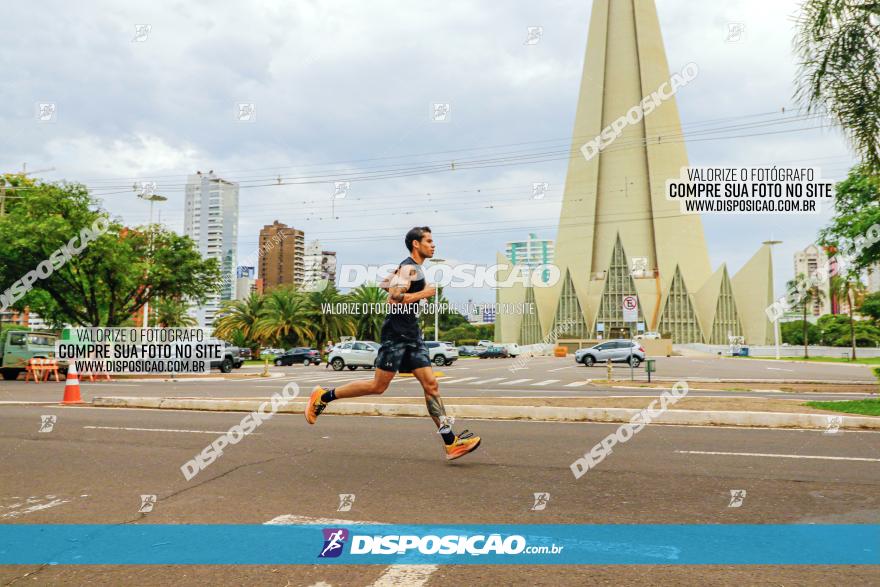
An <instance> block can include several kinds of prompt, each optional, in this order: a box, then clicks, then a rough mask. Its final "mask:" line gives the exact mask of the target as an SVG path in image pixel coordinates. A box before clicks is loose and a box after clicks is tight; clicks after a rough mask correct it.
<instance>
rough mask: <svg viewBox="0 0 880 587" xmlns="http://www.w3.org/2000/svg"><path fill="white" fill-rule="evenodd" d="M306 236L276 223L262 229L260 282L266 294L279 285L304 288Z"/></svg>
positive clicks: (299, 231)
mask: <svg viewBox="0 0 880 587" xmlns="http://www.w3.org/2000/svg"><path fill="white" fill-rule="evenodd" d="M305 241H306V236H305V233H304V232H303V231H301V230H297V229H295V228H292V227H289V226H287V225H286V224H283V223H281V222H278V221H277V220H276V221H275V222H274V223H272V224H267V225H266V226H264V227H263V228H262V229H261V230H260V251H261V254H260V261H259V266H260V279H262V280H263V291H267V292H268V291H269V290H271V289H272V288H274V287H278V286H279V285H296V286H301V285H302V284H303V283H304V282H305V276H306V269H305V247H306V244H305Z"/></svg>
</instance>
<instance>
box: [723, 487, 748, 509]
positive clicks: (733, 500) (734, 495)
mask: <svg viewBox="0 0 880 587" xmlns="http://www.w3.org/2000/svg"><path fill="white" fill-rule="evenodd" d="M745 500H746V490H745V489H731V490H730V503H729V504H727V507H729V508H738V507H742V504H743V502H744V501H745Z"/></svg>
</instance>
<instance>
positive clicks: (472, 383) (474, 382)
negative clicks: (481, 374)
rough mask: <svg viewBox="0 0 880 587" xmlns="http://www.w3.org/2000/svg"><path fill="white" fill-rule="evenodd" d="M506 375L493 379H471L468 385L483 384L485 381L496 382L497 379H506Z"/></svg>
mask: <svg viewBox="0 0 880 587" xmlns="http://www.w3.org/2000/svg"><path fill="white" fill-rule="evenodd" d="M505 379H507V378H506V377H493V378H491V379H483V380H482V381H471V382H470V383H468V385H483V384H484V383H494V382H496V381H504V380H505Z"/></svg>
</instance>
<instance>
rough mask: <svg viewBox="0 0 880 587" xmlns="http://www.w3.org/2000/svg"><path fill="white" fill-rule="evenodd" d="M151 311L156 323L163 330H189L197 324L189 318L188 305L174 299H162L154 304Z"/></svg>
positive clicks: (193, 319)
mask: <svg viewBox="0 0 880 587" xmlns="http://www.w3.org/2000/svg"><path fill="white" fill-rule="evenodd" d="M153 311H154V312H155V319H156V322H157V323H158V324H160V325H162V326H163V327H164V328H189V327H192V326H195V325H196V324H197V322H196V319H195V318H193V317H192V316H190V315H189V314H188V313H187V312H188V311H189V304H187V303H186V302H184V301H183V300H179V299H176V298H162V299H160V300H158V301H157V302H156V304H155V305H154V308H153Z"/></svg>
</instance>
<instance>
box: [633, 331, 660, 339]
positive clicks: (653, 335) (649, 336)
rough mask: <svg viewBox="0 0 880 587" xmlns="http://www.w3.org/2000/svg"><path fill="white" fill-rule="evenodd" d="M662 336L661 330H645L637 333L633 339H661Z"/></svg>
mask: <svg viewBox="0 0 880 587" xmlns="http://www.w3.org/2000/svg"><path fill="white" fill-rule="evenodd" d="M660 338H662V337H661V336H660V333H659V332H650V331H649V332H643V333H641V334H637V335H636V337H635V338H634V339H633V340H660Z"/></svg>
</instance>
